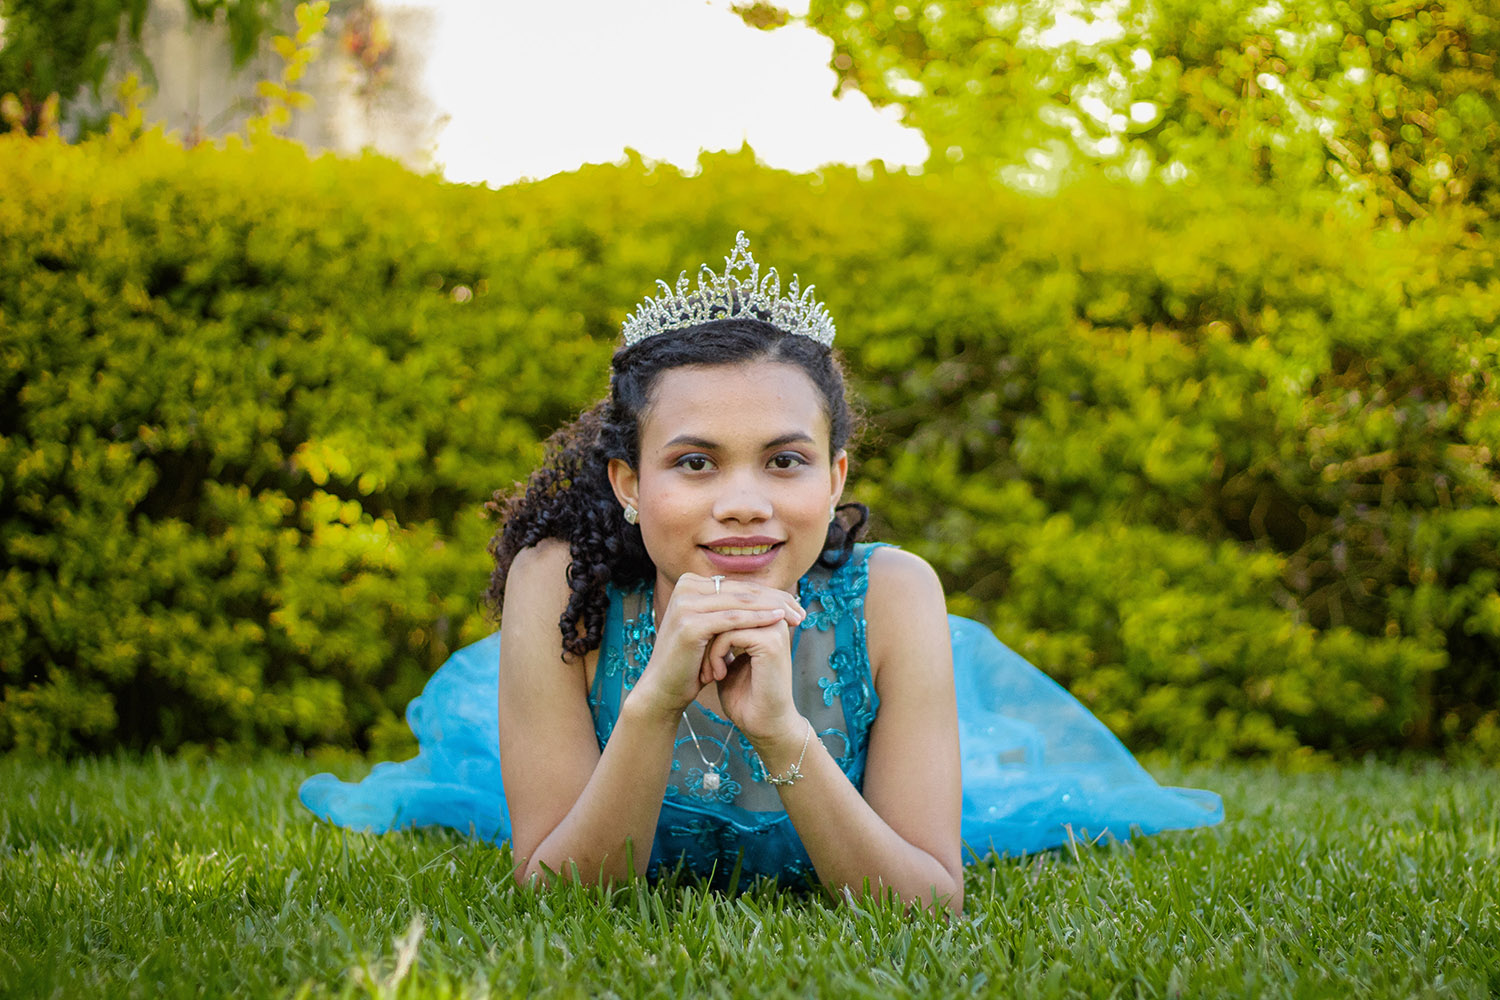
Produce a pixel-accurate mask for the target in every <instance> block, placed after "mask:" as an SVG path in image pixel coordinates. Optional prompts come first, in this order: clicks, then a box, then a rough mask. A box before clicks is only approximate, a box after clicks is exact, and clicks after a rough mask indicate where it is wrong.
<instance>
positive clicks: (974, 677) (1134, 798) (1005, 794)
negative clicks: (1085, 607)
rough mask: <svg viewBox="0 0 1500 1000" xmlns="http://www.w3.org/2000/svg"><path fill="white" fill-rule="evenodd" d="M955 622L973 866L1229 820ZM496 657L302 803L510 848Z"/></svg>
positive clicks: (412, 712) (444, 674) (454, 671)
mask: <svg viewBox="0 0 1500 1000" xmlns="http://www.w3.org/2000/svg"><path fill="white" fill-rule="evenodd" d="M948 624H949V631H950V634H951V636H952V640H953V663H954V672H955V680H956V682H957V689H958V709H959V745H960V748H961V751H962V755H963V840H964V844H965V847H966V851H965V855H966V857H967V858H968V859H969V860H970V861H974V860H978V859H980V858H982V857H984V856H986V855H987V854H989V853H991V852H994V853H996V854H1001V855H1004V854H1012V855H1014V854H1021V853H1026V852H1034V851H1041V850H1045V849H1047V848H1051V847H1057V846H1060V845H1062V844H1066V843H1068V842H1069V841H1070V840H1097V839H1100V838H1104V839H1109V838H1116V839H1121V840H1123V839H1125V838H1128V837H1130V836H1132V835H1133V834H1152V833H1157V832H1160V831H1163V830H1178V829H1187V828H1191V827H1200V826H1209V825H1212V824H1214V823H1218V822H1219V821H1220V820H1222V819H1223V818H1224V805H1223V802H1222V800H1221V799H1220V798H1219V796H1218V795H1216V794H1214V793H1213V792H1209V791H1201V790H1198V789H1187V788H1169V787H1164V786H1162V785H1159V784H1157V783H1156V781H1155V780H1154V779H1152V777H1151V775H1149V774H1148V773H1146V770H1145V769H1144V768H1143V767H1141V765H1140V764H1138V763H1137V762H1136V760H1135V758H1133V757H1132V756H1131V755H1130V752H1129V751H1128V750H1126V749H1125V747H1124V745H1123V744H1121V743H1120V741H1119V740H1118V739H1116V738H1115V737H1114V735H1113V734H1112V733H1111V732H1110V731H1109V730H1108V729H1107V728H1106V727H1105V726H1104V725H1103V723H1101V722H1099V720H1098V719H1096V718H1094V717H1093V715H1091V714H1090V713H1089V711H1088V710H1087V709H1085V708H1084V707H1083V706H1082V705H1081V704H1079V702H1078V701H1077V699H1075V698H1074V697H1073V696H1072V695H1070V694H1068V692H1067V691H1065V690H1063V689H1062V687H1060V686H1059V685H1058V684H1057V683H1056V682H1054V681H1053V680H1051V679H1050V678H1049V677H1047V676H1046V675H1045V674H1043V673H1042V672H1041V671H1039V670H1038V669H1036V668H1035V667H1033V666H1032V665H1031V664H1029V663H1027V662H1026V660H1024V659H1023V658H1021V657H1020V656H1018V655H1017V654H1016V653H1015V652H1013V651H1012V650H1010V649H1009V648H1008V647H1006V646H1005V645H1004V644H1003V643H1001V642H1000V641H999V640H998V639H996V638H995V636H994V635H993V634H992V633H991V632H990V631H989V630H988V629H987V628H985V627H984V626H983V625H981V624H979V623H978V622H975V621H970V620H969V619H967V618H959V617H956V616H949V620H948ZM499 659H500V638H499V636H498V635H492V636H490V637H489V638H487V639H482V640H480V641H479V642H477V643H475V644H473V645H472V646H467V647H465V648H463V649H460V650H459V651H458V652H456V653H454V654H453V656H452V657H450V658H449V659H448V662H446V663H445V664H443V666H442V667H441V668H440V669H439V670H438V671H437V673H435V674H434V675H433V676H432V679H431V680H430V681H428V683H427V687H426V689H425V690H424V691H423V692H422V694H421V695H420V696H419V697H417V698H416V699H414V700H413V701H412V703H411V705H410V707H409V708H408V709H407V722H408V723H409V724H410V726H411V729H412V732H413V733H415V734H416V737H417V741H418V743H419V744H420V747H421V750H420V752H419V753H418V754H417V756H416V757H414V758H412V759H411V760H405V761H400V762H398V763H385V764H377V765H376V766H375V769H374V770H373V771H372V772H371V773H370V775H369V776H368V777H367V778H365V779H364V780H363V781H360V782H357V783H348V782H344V781H340V780H339V779H337V778H335V777H334V776H333V775H331V774H318V775H314V776H312V777H311V778H308V779H307V780H306V781H305V782H303V783H302V787H301V790H300V795H301V799H302V802H303V804H305V805H306V806H307V808H308V809H310V810H312V811H313V812H314V813H316V814H317V815H319V816H321V817H324V818H326V819H329V820H331V821H332V822H334V823H337V824H338V825H340V826H345V827H349V828H351V829H355V830H365V831H370V832H375V833H383V832H385V831H387V830H392V829H397V828H401V827H407V826H429V825H439V826H447V827H452V828H454V829H457V830H461V831H464V832H466V833H471V834H472V835H474V836H477V837H482V838H484V839H486V840H490V841H494V842H497V843H498V842H500V841H503V840H505V839H507V838H508V837H509V835H510V820H509V817H508V815H507V813H506V807H505V788H504V784H503V782H502V781H501V777H500V757H499V735H498V705H499V697H500V692H499V687H498V669H499Z"/></svg>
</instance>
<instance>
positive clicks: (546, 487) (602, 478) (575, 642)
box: [485, 316, 869, 657]
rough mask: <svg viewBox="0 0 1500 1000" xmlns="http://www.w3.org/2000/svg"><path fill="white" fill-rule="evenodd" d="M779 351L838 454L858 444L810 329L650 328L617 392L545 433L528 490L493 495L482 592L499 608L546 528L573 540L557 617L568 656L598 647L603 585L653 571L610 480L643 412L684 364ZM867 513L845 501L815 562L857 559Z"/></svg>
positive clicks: (634, 450) (831, 368)
mask: <svg viewBox="0 0 1500 1000" xmlns="http://www.w3.org/2000/svg"><path fill="white" fill-rule="evenodd" d="M754 361H775V362H782V363H785V364H792V365H796V366H797V367H798V368H800V369H802V370H803V371H804V372H805V373H806V374H807V376H808V378H810V379H811V380H812V383H813V385H815V386H816V387H817V389H818V392H819V395H821V396H822V402H823V412H824V414H825V416H827V418H828V429H829V450H830V457H833V456H836V455H837V454H838V453H839V452H840V451H841V450H843V449H844V447H845V446H846V445H847V444H848V443H849V441H850V438H851V437H852V435H853V434H854V432H855V428H856V422H857V418H856V416H855V413H854V411H853V409H852V408H851V407H850V405H849V402H848V400H847V399H846V398H845V395H844V373H843V367H842V364H841V363H840V361H839V358H838V356H837V354H836V353H835V352H834V351H833V350H831V349H830V348H828V347H825V346H823V345H822V344H819V343H818V342H817V341H815V340H812V339H811V338H809V337H803V336H798V335H794V334H788V333H786V332H785V331H783V330H781V329H780V328H779V327H776V326H773V325H771V324H770V323H766V322H763V321H761V320H759V319H754V318H750V317H746V316H736V317H731V318H727V319H716V320H711V321H709V322H706V323H701V324H698V325H697V326H691V327H686V328H684V329H681V330H674V331H670V332H667V333H660V334H657V335H655V336H653V337H648V338H646V339H645V340H642V341H640V342H639V343H637V344H635V345H633V346H630V347H622V348H620V349H619V350H617V351H616V352H615V355H614V359H613V360H612V361H611V363H610V367H611V375H610V383H609V395H608V396H607V397H606V398H605V399H602V400H600V401H599V402H598V403H597V404H595V405H594V406H593V407H592V408H590V409H588V410H586V411H584V413H583V414H581V415H580V416H579V417H578V419H577V420H575V421H573V422H572V423H571V424H568V425H567V426H565V427H563V428H561V429H560V430H558V431H557V432H556V433H555V434H553V435H552V437H550V438H549V439H548V441H547V457H546V458H545V459H544V460H543V462H542V464H541V466H540V467H539V468H538V469H537V470H536V471H535V472H533V473H532V474H531V478H530V480H529V481H528V482H527V483H526V485H525V487H524V488H522V487H520V486H519V485H518V486H517V487H516V488H515V489H512V490H499V491H497V492H496V493H495V495H494V498H493V499H492V500H491V501H490V502H489V503H488V504H486V505H485V506H486V509H488V510H489V511H490V512H491V513H492V514H493V515H497V516H498V517H499V518H500V519H501V522H502V523H501V526H500V529H499V530H498V531H496V533H495V536H494V537H493V538H492V539H491V540H490V544H489V552H490V555H492V556H494V557H495V571H494V573H493V574H491V576H490V585H489V589H488V590H487V591H486V593H485V598H486V601H487V602H488V604H489V606H490V609H491V611H492V613H494V614H497V615H498V613H499V610H500V606H501V603H502V601H503V599H504V597H505V584H506V580H507V579H508V577H509V576H510V567H511V563H512V562H513V561H514V560H515V558H516V555H517V554H518V553H519V552H521V550H523V549H526V548H530V547H531V546H533V545H536V544H537V543H538V542H541V541H542V540H544V539H548V538H560V539H563V540H565V541H566V542H567V543H568V546H569V551H570V552H571V554H572V562H571V564H570V565H569V566H568V586H569V587H570V588H571V590H572V593H571V594H570V595H569V597H568V605H567V608H566V609H565V610H564V611H563V614H562V617H561V618H560V619H558V623H557V624H558V628H559V630H560V631H561V632H562V648H563V654H564V655H565V656H566V655H568V654H571V655H573V656H580V657H581V656H583V655H584V654H586V653H588V651H589V650H592V649H597V648H598V647H599V643H600V640H601V638H602V636H603V633H604V619H605V615H606V612H607V611H608V606H609V600H608V597H607V595H606V593H605V585H606V584H608V583H610V582H611V581H613V582H615V583H616V584H631V583H641V582H646V581H650V580H654V579H655V578H656V565H655V564H654V563H653V562H652V561H651V556H650V555H649V554H648V553H647V552H646V546H645V545H644V543H643V542H642V541H641V531H640V529H639V528H638V527H635V526H633V525H629V524H626V523H625V517H624V514H623V512H622V510H621V508H620V504H619V501H618V500H616V499H615V494H614V490H613V489H612V488H611V487H610V483H609V475H608V468H609V462H610V459H614V458H618V459H623V460H624V461H625V462H627V463H628V464H629V465H630V466H631V467H632V468H639V466H640V421H641V415H642V413H643V412H644V411H645V410H646V408H647V407H648V406H649V405H650V403H651V393H652V390H653V388H654V386H655V385H656V380H657V379H658V378H659V377H660V376H661V374H662V372H665V371H668V370H670V369H672V368H680V367H682V366H684V365H727V364H739V363H742V362H754ZM868 518H869V511H868V509H866V507H865V506H864V504H860V503H846V504H842V505H840V507H839V508H838V516H837V517H836V518H835V519H834V520H833V522H832V523H831V524H829V526H828V537H827V539H826V540H825V542H824V545H823V552H822V554H821V555H820V556H819V557H818V561H819V562H820V563H821V564H823V565H825V566H828V567H829V568H835V567H838V566H840V565H842V564H843V563H844V562H845V561H846V560H847V559H848V558H849V553H850V551H851V550H852V549H853V547H854V543H855V542H856V541H858V540H859V538H860V536H861V534H862V533H863V530H864V527H865V522H866V521H867V520H868Z"/></svg>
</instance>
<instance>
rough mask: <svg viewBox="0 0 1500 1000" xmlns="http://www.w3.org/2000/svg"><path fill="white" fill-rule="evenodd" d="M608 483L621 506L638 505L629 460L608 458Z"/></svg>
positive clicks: (637, 480) (637, 493)
mask: <svg viewBox="0 0 1500 1000" xmlns="http://www.w3.org/2000/svg"><path fill="white" fill-rule="evenodd" d="M846 464H847V463H846ZM609 485H610V486H611V487H613V488H614V491H615V499H616V500H618V501H620V506H621V507H623V506H625V505H626V504H630V505H631V506H632V507H637V508H639V507H640V504H639V503H637V502H636V501H637V500H639V499H640V481H639V479H638V477H637V476H636V473H635V470H634V469H632V468H631V467H630V463H629V462H626V461H625V460H624V459H620V458H612V459H610V460H609Z"/></svg>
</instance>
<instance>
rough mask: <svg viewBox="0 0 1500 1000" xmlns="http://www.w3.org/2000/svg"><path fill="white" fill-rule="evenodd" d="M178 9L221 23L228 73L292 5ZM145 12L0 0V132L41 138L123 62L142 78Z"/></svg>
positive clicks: (108, 4)
mask: <svg viewBox="0 0 1500 1000" xmlns="http://www.w3.org/2000/svg"><path fill="white" fill-rule="evenodd" d="M173 2H176V0H173ZM182 2H183V3H184V5H185V7H186V9H187V12H188V14H189V16H190V17H191V18H192V19H194V20H197V21H201V22H206V23H213V22H214V21H220V20H222V21H223V22H224V23H225V24H226V26H227V27H228V29H229V45H230V51H231V53H232V55H233V61H234V64H235V65H236V66H239V65H243V64H244V63H245V62H246V61H247V60H249V58H250V57H251V56H252V55H254V54H255V52H256V51H257V50H258V48H259V45H260V42H261V40H262V39H263V38H264V37H265V36H266V33H267V32H269V31H271V30H272V29H273V28H274V27H275V25H276V23H277V22H278V21H280V20H281V19H282V18H283V17H284V15H285V14H286V13H287V12H288V10H290V9H291V7H292V5H293V0H182ZM149 6H150V2H149V0H82V2H80V0H0V20H3V22H4V28H3V36H0V40H3V44H0V94H3V95H6V96H8V97H10V98H11V99H12V100H13V101H14V102H15V103H16V106H17V108H18V113H17V114H14V115H5V116H3V118H0V132H5V131H20V132H27V133H42V132H46V131H47V130H48V127H49V125H51V124H52V122H54V121H55V120H56V117H55V116H56V115H57V114H59V113H60V114H62V115H68V113H69V112H70V111H71V109H72V108H73V105H74V102H75V101H76V100H78V99H79V98H80V97H82V98H89V97H92V98H95V99H97V98H98V97H99V96H100V94H99V88H100V85H101V84H102V83H103V82H104V80H105V76H106V74H107V73H108V71H109V70H110V68H111V67H112V66H119V65H121V63H122V60H124V59H127V58H128V59H130V60H133V61H134V62H135V63H136V64H137V65H138V66H139V68H141V69H144V70H146V71H147V72H148V75H149V70H150V67H149V66H145V65H141V64H142V63H144V58H143V57H142V55H141V53H140V52H139V51H138V48H139V46H138V44H137V43H139V42H140V38H141V28H142V27H143V25H144V24H145V21H146V12H147V9H148V8H149ZM49 99H50V101H51V102H52V105H51V108H52V110H51V112H50V116H49V111H48V107H49V106H48V101H49ZM59 106H60V111H59V110H58V109H59ZM75 124H77V125H78V126H80V128H81V131H83V132H85V133H89V132H93V131H96V130H98V129H99V128H100V127H102V124H103V122H102V121H93V120H87V119H80V120H77V121H76V122H75Z"/></svg>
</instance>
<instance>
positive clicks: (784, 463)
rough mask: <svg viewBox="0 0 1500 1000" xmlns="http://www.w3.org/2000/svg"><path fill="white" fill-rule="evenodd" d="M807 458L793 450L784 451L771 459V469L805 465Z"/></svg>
mask: <svg viewBox="0 0 1500 1000" xmlns="http://www.w3.org/2000/svg"><path fill="white" fill-rule="evenodd" d="M806 464H807V459H805V458H803V457H802V456H801V455H799V454H797V453H796V452H795V451H784V452H782V453H781V454H779V455H777V456H775V457H774V458H772V459H771V468H773V469H795V468H796V467H797V466H799V465H806Z"/></svg>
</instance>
